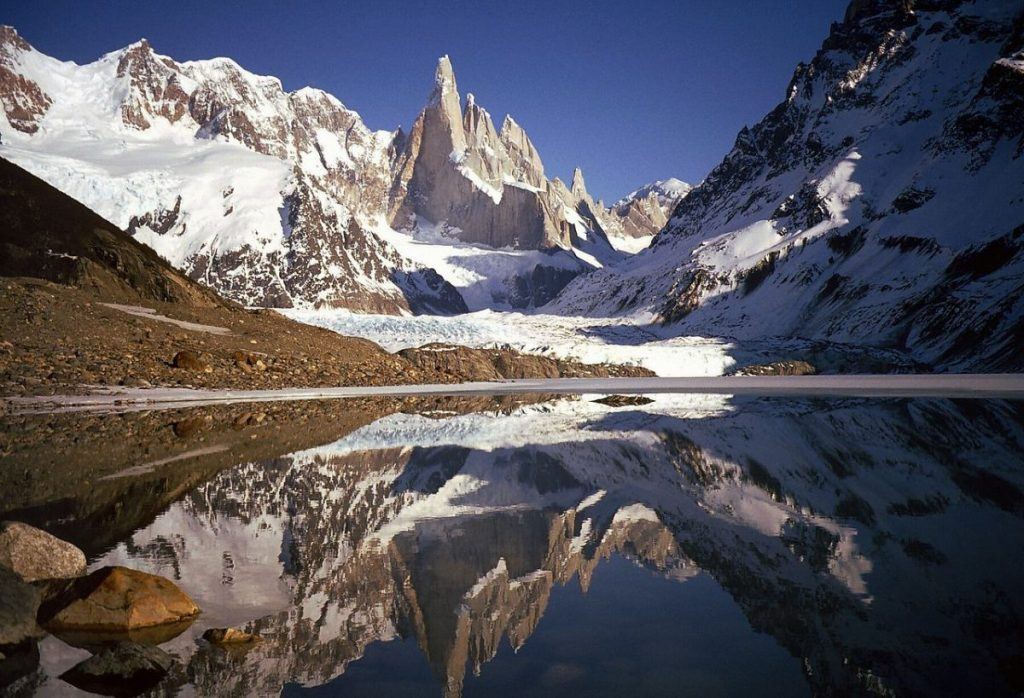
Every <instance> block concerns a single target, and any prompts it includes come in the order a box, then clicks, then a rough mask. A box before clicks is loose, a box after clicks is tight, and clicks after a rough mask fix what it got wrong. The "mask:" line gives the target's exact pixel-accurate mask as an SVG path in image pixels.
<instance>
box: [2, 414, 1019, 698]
mask: <svg viewBox="0 0 1024 698" xmlns="http://www.w3.org/2000/svg"><path fill="white" fill-rule="evenodd" d="M363 423H365V422H363ZM350 429H351V427H350ZM1021 433H1024V421H1022V419H1021V415H1020V412H1019V410H1018V409H1016V407H1015V406H1014V405H1013V404H1011V403H1003V402H978V401H948V400H891V401H865V400H836V401H830V402H821V401H808V402H803V401H786V402H783V401H777V400H752V401H732V400H729V399H727V398H723V399H722V400H719V401H717V402H715V403H714V404H711V403H708V404H705V403H701V402H699V401H695V400H694V399H693V398H690V399H686V398H678V397H677V398H672V399H670V400H668V401H665V400H664V399H660V398H659V400H658V401H655V403H653V404H651V405H646V406H643V407H642V408H626V409H619V410H609V409H608V408H607V407H605V406H602V405H599V404H596V403H588V402H580V401H573V400H561V401H557V402H553V403H546V404H539V405H532V406H523V407H514V408H512V409H510V410H505V411H502V412H500V413H496V412H489V413H482V414H466V415H461V416H460V415H453V414H452V413H451V412H450V411H447V412H442V413H436V412H435V413H431V414H430V416H420V415H407V414H394V415H391V416H387V417H383V418H381V419H378V420H376V421H373V422H372V423H367V424H366V426H362V427H359V428H358V429H356V430H355V431H350V433H346V434H345V435H343V436H342V437H341V438H340V439H338V440H336V441H334V442H332V443H329V444H327V445H324V446H317V447H314V448H309V449H306V450H302V451H293V452H291V453H288V454H285V455H281V456H278V457H275V458H270V459H267V458H262V459H260V460H254V461H251V462H245V463H240V464H237V465H230V466H224V465H223V464H222V465H220V466H219V467H217V468H212V467H211V463H212V462H213V459H214V456H207V457H194V459H195V460H194V463H193V464H192V465H180V466H177V469H176V474H175V477H174V479H171V480H166V479H164V480H159V479H157V480H153V479H152V478H150V479H144V480H143V481H142V482H145V483H149V482H152V484H153V487H154V489H152V491H150V490H147V489H145V488H143V487H141V486H136V487H135V488H134V489H132V490H131V491H132V492H134V494H133V496H134V498H135V499H139V500H143V499H147V498H148V499H154V501H157V503H158V506H154V507H153V508H151V509H150V512H151V513H149V515H148V518H147V519H144V520H140V519H139V518H138V517H134V518H131V517H130V518H127V519H117V518H112V519H110V520H111V521H114V522H116V525H117V526H120V527H122V528H118V530H117V531H113V532H109V533H108V535H109V537H110V538H111V539H112V540H114V541H117V542H115V543H114V544H112V545H108V546H104V548H103V551H101V552H100V554H98V555H94V556H93V560H92V565H93V566H102V565H107V564H127V565H130V566H132V567H136V568H140V569H144V570H146V571H150V572H154V573H158V574H162V575H165V576H167V577H169V578H171V579H173V580H174V581H175V583H176V584H178V585H179V586H180V587H181V588H182V589H183V590H185V591H186V592H187V593H189V595H190V596H191V597H192V598H193V599H194V600H195V601H196V603H197V604H198V605H199V606H200V607H201V608H202V609H203V616H201V618H200V621H199V622H197V624H196V625H195V626H194V628H193V631H190V632H192V634H195V636H196V637H198V634H201V632H202V631H203V629H204V628H205V627H207V626H213V627H224V626H232V625H233V626H242V625H248V626H249V627H250V628H251V629H253V630H255V631H257V632H258V633H259V634H260V635H261V637H262V638H263V641H262V642H261V643H259V644H257V645H256V646H255V647H253V648H252V649H250V650H248V651H247V652H245V653H244V654H233V653H223V652H213V651H208V650H205V649H203V646H202V645H197V644H196V643H195V641H194V638H193V637H192V634H189V633H186V634H184V635H182V636H180V637H179V638H177V639H175V640H173V641H171V643H170V644H169V645H168V648H169V649H172V650H174V651H176V652H178V653H179V654H180V655H181V656H182V657H183V658H185V662H184V665H183V666H182V667H180V668H179V669H178V670H177V673H175V674H173V679H172V681H171V683H172V685H185V684H193V685H194V686H195V687H196V688H195V690H196V691H197V692H199V693H208V692H211V691H214V690H216V692H218V693H220V694H227V695H251V694H254V693H266V692H277V691H279V690H280V687H281V686H282V685H283V684H285V683H289V682H298V683H301V684H305V685H320V684H324V683H326V682H329V681H334V680H339V677H342V678H343V677H344V676H345V672H346V670H347V668H348V667H349V666H350V664H351V663H352V662H358V661H360V658H361V657H363V655H364V653H365V651H366V649H367V647H369V645H370V644H371V643H376V642H390V641H397V640H399V639H401V638H406V639H409V640H410V641H414V642H415V644H416V645H417V646H418V647H419V648H420V651H422V652H423V654H424V655H425V657H426V660H427V663H428V664H429V666H430V667H431V670H432V672H433V674H434V676H435V680H436V681H437V685H438V686H440V687H443V689H444V691H445V692H446V693H447V694H448V695H459V694H460V693H461V691H462V689H463V687H464V686H466V685H467V682H468V681H471V680H472V677H471V676H470V675H469V674H468V673H467V672H468V671H470V670H472V671H473V672H482V673H484V674H486V672H487V671H488V663H489V662H492V661H495V660H494V657H495V656H496V653H498V652H499V650H500V648H501V646H502V645H503V644H504V643H506V642H508V643H509V644H511V646H512V647H513V648H520V647H523V646H524V645H528V644H529V642H530V638H531V637H533V636H534V635H535V634H536V633H538V632H540V629H541V628H543V618H544V616H545V614H546V613H547V611H548V610H549V608H550V605H551V603H553V601H552V598H553V592H554V591H555V590H556V589H557V588H558V587H560V586H561V585H566V584H574V585H576V584H578V585H579V587H580V588H581V589H582V590H583V592H586V591H587V590H588V589H589V588H590V586H591V583H592V580H593V579H594V575H595V571H596V570H597V569H598V568H599V567H600V566H601V564H602V560H605V559H607V558H608V557H609V556H624V557H626V558H628V559H631V560H633V561H635V562H637V563H639V564H641V565H642V566H644V567H645V568H647V569H648V570H650V571H651V572H653V573H654V574H657V575H661V576H664V577H666V578H668V579H671V580H676V581H678V582H680V583H685V582H686V580H688V579H691V578H693V577H695V576H697V575H706V576H708V577H710V578H712V579H713V580H714V581H715V583H716V584H718V585H720V586H721V588H723V589H724V590H725V591H726V592H728V594H729V595H730V596H731V597H732V600H733V601H734V603H735V604H736V605H737V606H738V607H739V608H740V609H741V610H742V612H743V614H744V615H745V616H746V618H747V620H748V622H749V623H750V625H751V626H752V628H754V629H755V630H757V631H759V632H763V633H767V634H769V635H771V636H772V637H773V638H774V639H775V640H776V641H777V642H778V643H779V645H781V646H782V647H784V648H785V649H786V651H787V652H789V653H790V654H791V655H792V656H793V657H795V658H797V660H798V662H799V665H800V666H801V667H803V669H804V671H805V677H806V680H807V681H808V683H809V684H810V687H811V689H812V691H813V692H814V693H817V694H827V693H830V692H832V693H846V694H850V693H862V692H865V691H882V692H883V693H884V692H893V693H896V694H905V693H911V694H918V693H921V694H926V693H934V692H935V691H936V690H940V691H949V690H953V691H959V690H967V688H968V687H979V686H980V687H983V690H985V691H986V692H987V693H989V694H1001V693H1006V691H1007V688H1006V686H1007V684H1006V683H1005V682H1006V681H1008V680H1009V679H1008V678H1006V677H1005V676H1004V673H1003V669H1002V668H1001V667H1004V666H1007V662H1012V658H1013V657H1014V656H1017V655H1019V653H1020V652H1021V651H1022V649H1024V645H1022V639H1021V638H1020V637H1019V636H1018V635H1016V634H1015V631H1014V630H1012V629H1013V628H1017V627H1020V621H1021V618H1022V614H1024V599H1021V596H1020V590H1021V589H1024V579H1022V578H1021V573H1019V572H1018V570H1020V569H1024V566H1021V565H1017V564H1011V563H1012V562H1013V558H1014V555H1015V554H1016V553H1015V552H1014V551H1016V550H1019V549H1020V547H1021V545H1022V544H1024V538H1022V536H1024V534H1022V532H1021V528H1020V526H1019V520H1020V515H1021V512H1022V511H1024V474H1022V472H1021V469H1020V462H1021V460H1020V458H1021V442H1020V438H1019V435H1020V434H1021ZM240 440H241V441H242V442H244V443H249V442H250V441H249V439H248V436H246V435H245V434H244V432H243V434H242V435H241V437H240ZM223 457H224V456H223V455H220V456H216V458H223ZM207 461H210V462H207ZM184 463H187V461H185V462H184ZM188 472H194V473H195V476H194V477H191V478H189V477H187V473H188ZM104 482H107V481H104ZM111 482H117V481H111ZM161 482H163V485H162V486H158V485H160V483H161ZM43 484H44V483H37V484H36V485H35V488H36V490H37V491H40V492H42V491H45V488H44V487H43ZM131 484H132V483H131V480H121V484H119V485H118V487H119V489H115V490H110V491H108V494H107V496H110V497H117V498H119V499H121V498H123V492H124V488H125V487H129V486H130V485H131ZM140 484H141V483H140ZM55 491H57V490H55ZM172 491H173V492H174V493H175V494H168V493H169V492H172ZM82 496H83V497H85V499H86V500H87V501H89V502H90V505H89V506H90V508H91V509H96V510H104V507H103V506H102V505H101V504H100V503H98V502H96V501H94V500H95V499H96V497H98V496H100V493H99V492H90V493H87V494H83V495H82ZM168 498H169V499H170V501H168ZM60 507H61V511H64V512H68V511H76V504H75V497H74V496H63V495H62V499H61V503H60ZM36 508H39V505H36ZM4 515H5V516H7V515H8V514H7V513H6V512H5V513H4ZM125 527H126V528H125ZM954 529H955V530H956V531H957V532H958V534H957V535H956V536H950V535H949V534H948V533H949V531H950V530H954ZM598 574H600V573H598ZM608 612H609V613H614V609H609V610H608ZM996 619H998V620H997V622H996ZM979 624H981V625H979ZM978 627H986V628H989V629H990V632H987V633H984V634H978V633H977V632H976V631H975V629H976V628H978ZM43 649H44V651H46V652H53V651H54V650H53V649H52V648H51V647H50V645H46V646H44V648H43ZM47 661H56V660H55V659H53V660H47ZM512 661H514V659H513V660H512ZM339 685H341V684H339Z"/></svg>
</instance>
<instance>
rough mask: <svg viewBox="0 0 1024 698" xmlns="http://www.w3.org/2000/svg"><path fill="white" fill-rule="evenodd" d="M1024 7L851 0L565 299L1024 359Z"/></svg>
mask: <svg viewBox="0 0 1024 698" xmlns="http://www.w3.org/2000/svg"><path fill="white" fill-rule="evenodd" d="M1022 109H1024V9H1022V7H1021V5H1020V3H1019V2H1014V1H1011V0H978V1H977V2H954V1H938V2H931V1H921V2H911V1H904V2H899V3H888V2H876V1H872V0H856V1H855V2H853V3H852V4H851V5H850V7H849V9H848V11H847V13H846V16H845V18H844V19H843V21H842V22H839V23H836V24H834V25H833V27H832V29H831V32H830V33H829V36H828V37H827V38H826V39H825V41H824V42H823V44H822V46H821V48H820V50H819V51H818V52H817V54H816V55H815V56H814V58H813V59H812V60H811V61H810V62H809V63H807V64H801V65H799V66H798V67H797V69H796V71H795V73H794V75H793V78H792V80H791V81H790V84H789V87H788V88H787V90H786V96H785V99H784V100H783V101H782V102H781V103H780V104H779V105H778V106H777V107H775V108H774V109H773V110H772V111H771V112H770V113H769V114H768V115H767V116H765V118H764V119H762V120H761V121H760V122H759V123H757V124H756V125H754V126H753V127H750V128H744V129H742V130H741V131H740V133H739V135H738V136H737V138H736V142H735V145H734V146H733V149H732V150H731V151H730V152H729V153H728V154H727V155H726V156H725V158H724V159H723V160H722V162H721V163H720V164H719V165H718V166H717V167H715V168H714V169H713V170H712V171H711V173H710V174H709V175H708V176H707V178H706V179H705V180H704V181H703V182H702V183H701V184H700V185H698V186H697V187H695V188H694V189H693V190H692V191H691V192H690V193H689V194H688V195H687V196H686V197H685V198H683V199H682V200H681V201H680V203H679V204H678V205H677V207H676V208H675V211H674V212H673V214H672V217H671V220H670V221H669V222H668V224H667V226H666V228H665V230H664V231H663V232H661V233H660V234H659V235H658V236H657V237H656V238H655V240H654V242H653V244H652V246H651V249H650V250H648V251H645V252H643V253H641V254H639V255H636V256H635V257H632V258H630V259H628V260H626V261H625V262H623V263H622V264H621V265H619V266H618V267H616V268H615V269H613V270H601V271H598V272H595V273H592V274H590V275H588V276H586V277H584V278H580V279H578V280H576V281H575V282H573V283H572V284H570V286H569V287H567V288H566V289H565V290H564V291H563V292H562V293H561V295H560V296H559V298H558V299H556V301H555V302H554V303H553V304H551V305H550V306H549V309H550V310H552V311H554V312H562V313H577V314H594V315H622V316H630V317H633V318H634V319H637V320H641V321H652V322H655V323H659V324H662V325H665V328H664V329H663V330H662V331H664V332H668V333H672V334H715V335H724V336H733V337H736V338H739V339H754V338H763V337H769V336H781V337H806V338H814V339H826V340H832V341H839V342H849V343H853V344H862V345H874V346H881V347H888V348H894V349H900V350H904V351H907V352H909V353H911V354H912V355H913V356H914V357H915V358H916V359H919V360H922V361H925V362H928V363H931V364H933V365H936V366H938V367H940V368H946V369H984V370H1000V369H1004V370H1021V369H1022V368H1024V359H1022V358H1021V354H1020V352H1019V351H1018V350H1017V349H1018V347H1019V346H1020V345H1021V341H1022V340H1024V297H1022V296H1024V195H1022V194H1024V189H1022V183H1024V157H1022V155H1024V130H1022V128H1021V123H1020V119H1019V114H1020V113H1021V110H1022Z"/></svg>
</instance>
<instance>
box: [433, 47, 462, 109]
mask: <svg viewBox="0 0 1024 698" xmlns="http://www.w3.org/2000/svg"><path fill="white" fill-rule="evenodd" d="M458 91H459V88H458V85H456V83H455V70H454V69H453V68H452V61H451V59H450V58H448V54H445V55H443V56H441V57H440V58H438V59H437V68H436V69H435V70H434V87H433V91H432V92H431V94H430V99H429V100H428V101H429V102H430V103H431V104H433V103H436V102H437V101H440V100H441V99H442V98H443V97H444V96H445V95H448V94H455V95H458Z"/></svg>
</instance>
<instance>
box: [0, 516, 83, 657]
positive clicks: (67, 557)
mask: <svg viewBox="0 0 1024 698" xmlns="http://www.w3.org/2000/svg"><path fill="white" fill-rule="evenodd" d="M85 564H86V560H85V553H83V552H82V551H81V550H79V549H78V548H76V547H75V546H73V545H72V544H71V543H68V542H67V541H63V540H61V539H60V538H57V537H55V536H51V535H50V534H49V533H47V532H46V531H42V530H40V529H38V528H35V527H34V526H29V525H28V524H23V523H19V522H16V521H4V522H3V523H0V566H2V567H7V568H8V569H10V570H12V571H13V572H14V573H15V574H17V575H18V576H20V577H21V578H22V579H23V580H25V581H26V582H34V581H37V580H40V579H63V578H67V577H78V576H80V575H83V574H85ZM0 644H2V643H0Z"/></svg>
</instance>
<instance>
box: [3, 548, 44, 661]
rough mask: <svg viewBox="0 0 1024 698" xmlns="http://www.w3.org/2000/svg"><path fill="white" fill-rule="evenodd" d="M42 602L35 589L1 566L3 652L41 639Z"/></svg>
mask: <svg viewBox="0 0 1024 698" xmlns="http://www.w3.org/2000/svg"><path fill="white" fill-rule="evenodd" d="M39 599H40V596H39V591H38V590H37V589H36V588H35V587H34V586H32V585H31V584H28V583H26V582H25V581H23V580H22V579H21V577H19V576H18V575H17V574H16V573H15V572H14V571H12V570H10V569H8V568H6V567H2V566H0V648H2V647H6V646H15V645H19V644H21V643H23V642H25V641H27V640H29V639H31V638H34V637H36V636H37V635H39V627H38V626H37V625H36V610H37V609H38V608H39Z"/></svg>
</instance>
